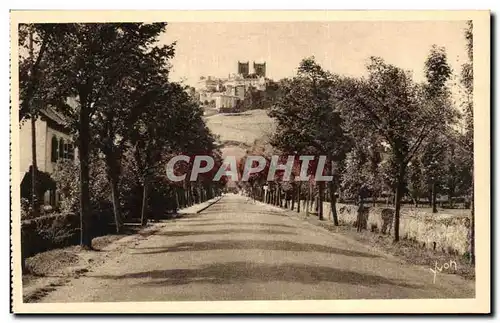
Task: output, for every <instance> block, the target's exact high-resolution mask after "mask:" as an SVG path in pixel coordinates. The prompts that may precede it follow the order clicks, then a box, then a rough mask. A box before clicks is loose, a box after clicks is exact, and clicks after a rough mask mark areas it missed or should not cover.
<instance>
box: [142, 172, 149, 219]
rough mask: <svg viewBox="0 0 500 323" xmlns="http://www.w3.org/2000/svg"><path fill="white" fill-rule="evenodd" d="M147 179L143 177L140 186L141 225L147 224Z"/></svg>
mask: <svg viewBox="0 0 500 323" xmlns="http://www.w3.org/2000/svg"><path fill="white" fill-rule="evenodd" d="M147 204H148V179H147V176H145V177H144V184H143V186H142V209H141V225H142V226H146V224H148V207H147Z"/></svg>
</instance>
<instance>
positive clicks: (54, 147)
mask: <svg viewBox="0 0 500 323" xmlns="http://www.w3.org/2000/svg"><path fill="white" fill-rule="evenodd" d="M57 146H58V142H57V138H56V136H52V144H51V147H50V149H51V151H50V152H51V154H50V160H51V161H52V162H53V163H55V162H56V161H57Z"/></svg>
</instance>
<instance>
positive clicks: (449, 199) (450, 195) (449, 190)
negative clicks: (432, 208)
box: [448, 187, 455, 209]
mask: <svg viewBox="0 0 500 323" xmlns="http://www.w3.org/2000/svg"><path fill="white" fill-rule="evenodd" d="M454 193H455V190H454V189H453V188H451V187H450V188H449V189H448V205H449V206H450V209H453V206H454V204H453V195H454Z"/></svg>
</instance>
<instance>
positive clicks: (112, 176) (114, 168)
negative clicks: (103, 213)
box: [105, 151, 122, 233]
mask: <svg viewBox="0 0 500 323" xmlns="http://www.w3.org/2000/svg"><path fill="white" fill-rule="evenodd" d="M105 156H106V171H107V173H108V174H107V175H108V179H109V181H110V183H111V197H112V200H113V213H114V216H115V226H116V233H120V232H121V227H122V216H121V212H120V199H119V196H120V193H119V190H118V178H119V174H120V168H119V166H118V165H117V160H116V156H115V155H114V154H113V153H112V152H111V151H108V152H105Z"/></svg>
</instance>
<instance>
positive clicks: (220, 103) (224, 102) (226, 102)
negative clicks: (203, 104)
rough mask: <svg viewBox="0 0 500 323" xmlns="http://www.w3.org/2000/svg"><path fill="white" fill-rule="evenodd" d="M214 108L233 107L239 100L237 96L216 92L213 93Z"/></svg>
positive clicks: (218, 109) (225, 108) (224, 108)
mask: <svg viewBox="0 0 500 323" xmlns="http://www.w3.org/2000/svg"><path fill="white" fill-rule="evenodd" d="M214 99H215V108H216V109H217V111H221V110H227V109H234V108H235V107H236V104H237V103H238V101H239V98H238V97H237V96H234V95H229V94H225V93H217V94H215V95H214Z"/></svg>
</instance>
